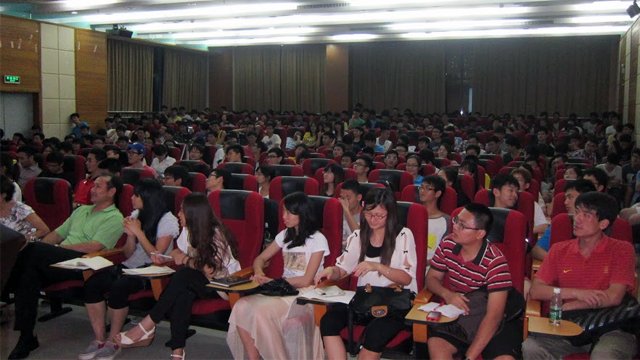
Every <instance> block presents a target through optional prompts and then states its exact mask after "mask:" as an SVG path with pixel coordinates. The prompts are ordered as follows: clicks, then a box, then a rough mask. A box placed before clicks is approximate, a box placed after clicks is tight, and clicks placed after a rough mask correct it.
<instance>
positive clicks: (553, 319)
mask: <svg viewBox="0 0 640 360" xmlns="http://www.w3.org/2000/svg"><path fill="white" fill-rule="evenodd" d="M560 319H562V298H561V297H560V288H553V295H552V296H551V304H550V309H549V323H550V324H551V325H555V326H559V325H560Z"/></svg>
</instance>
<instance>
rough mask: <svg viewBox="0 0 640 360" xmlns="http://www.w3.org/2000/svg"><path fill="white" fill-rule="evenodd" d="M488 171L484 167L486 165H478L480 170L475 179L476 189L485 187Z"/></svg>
mask: <svg viewBox="0 0 640 360" xmlns="http://www.w3.org/2000/svg"><path fill="white" fill-rule="evenodd" d="M486 173H487V171H486V170H485V169H484V166H482V165H478V171H477V172H476V178H475V179H474V180H475V181H476V191H478V190H480V189H484V188H485V187H484V184H485V174H486Z"/></svg>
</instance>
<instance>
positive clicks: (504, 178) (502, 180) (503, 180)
mask: <svg viewBox="0 0 640 360" xmlns="http://www.w3.org/2000/svg"><path fill="white" fill-rule="evenodd" d="M505 185H513V186H515V187H516V188H518V189H519V188H520V183H519V182H518V180H516V178H514V177H513V175H506V174H498V175H496V176H494V177H493V179H492V180H491V189H498V190H499V189H501V188H502V187H503V186H505Z"/></svg>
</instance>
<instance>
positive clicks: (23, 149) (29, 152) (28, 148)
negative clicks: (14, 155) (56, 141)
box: [18, 145, 38, 156]
mask: <svg viewBox="0 0 640 360" xmlns="http://www.w3.org/2000/svg"><path fill="white" fill-rule="evenodd" d="M18 152H19V153H21V152H23V153H25V154H27V155H28V156H34V155H35V154H37V153H38V151H36V149H35V148H34V147H32V146H29V145H24V146H20V148H19V149H18Z"/></svg>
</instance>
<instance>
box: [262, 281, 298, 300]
mask: <svg viewBox="0 0 640 360" xmlns="http://www.w3.org/2000/svg"><path fill="white" fill-rule="evenodd" d="M258 293H260V294H262V295H267V296H292V295H298V293H299V291H298V290H297V289H296V288H295V287H293V285H291V284H289V282H288V281H287V280H285V279H283V278H279V279H274V280H271V281H269V282H268V283H264V284H262V285H260V287H259V288H258Z"/></svg>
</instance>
